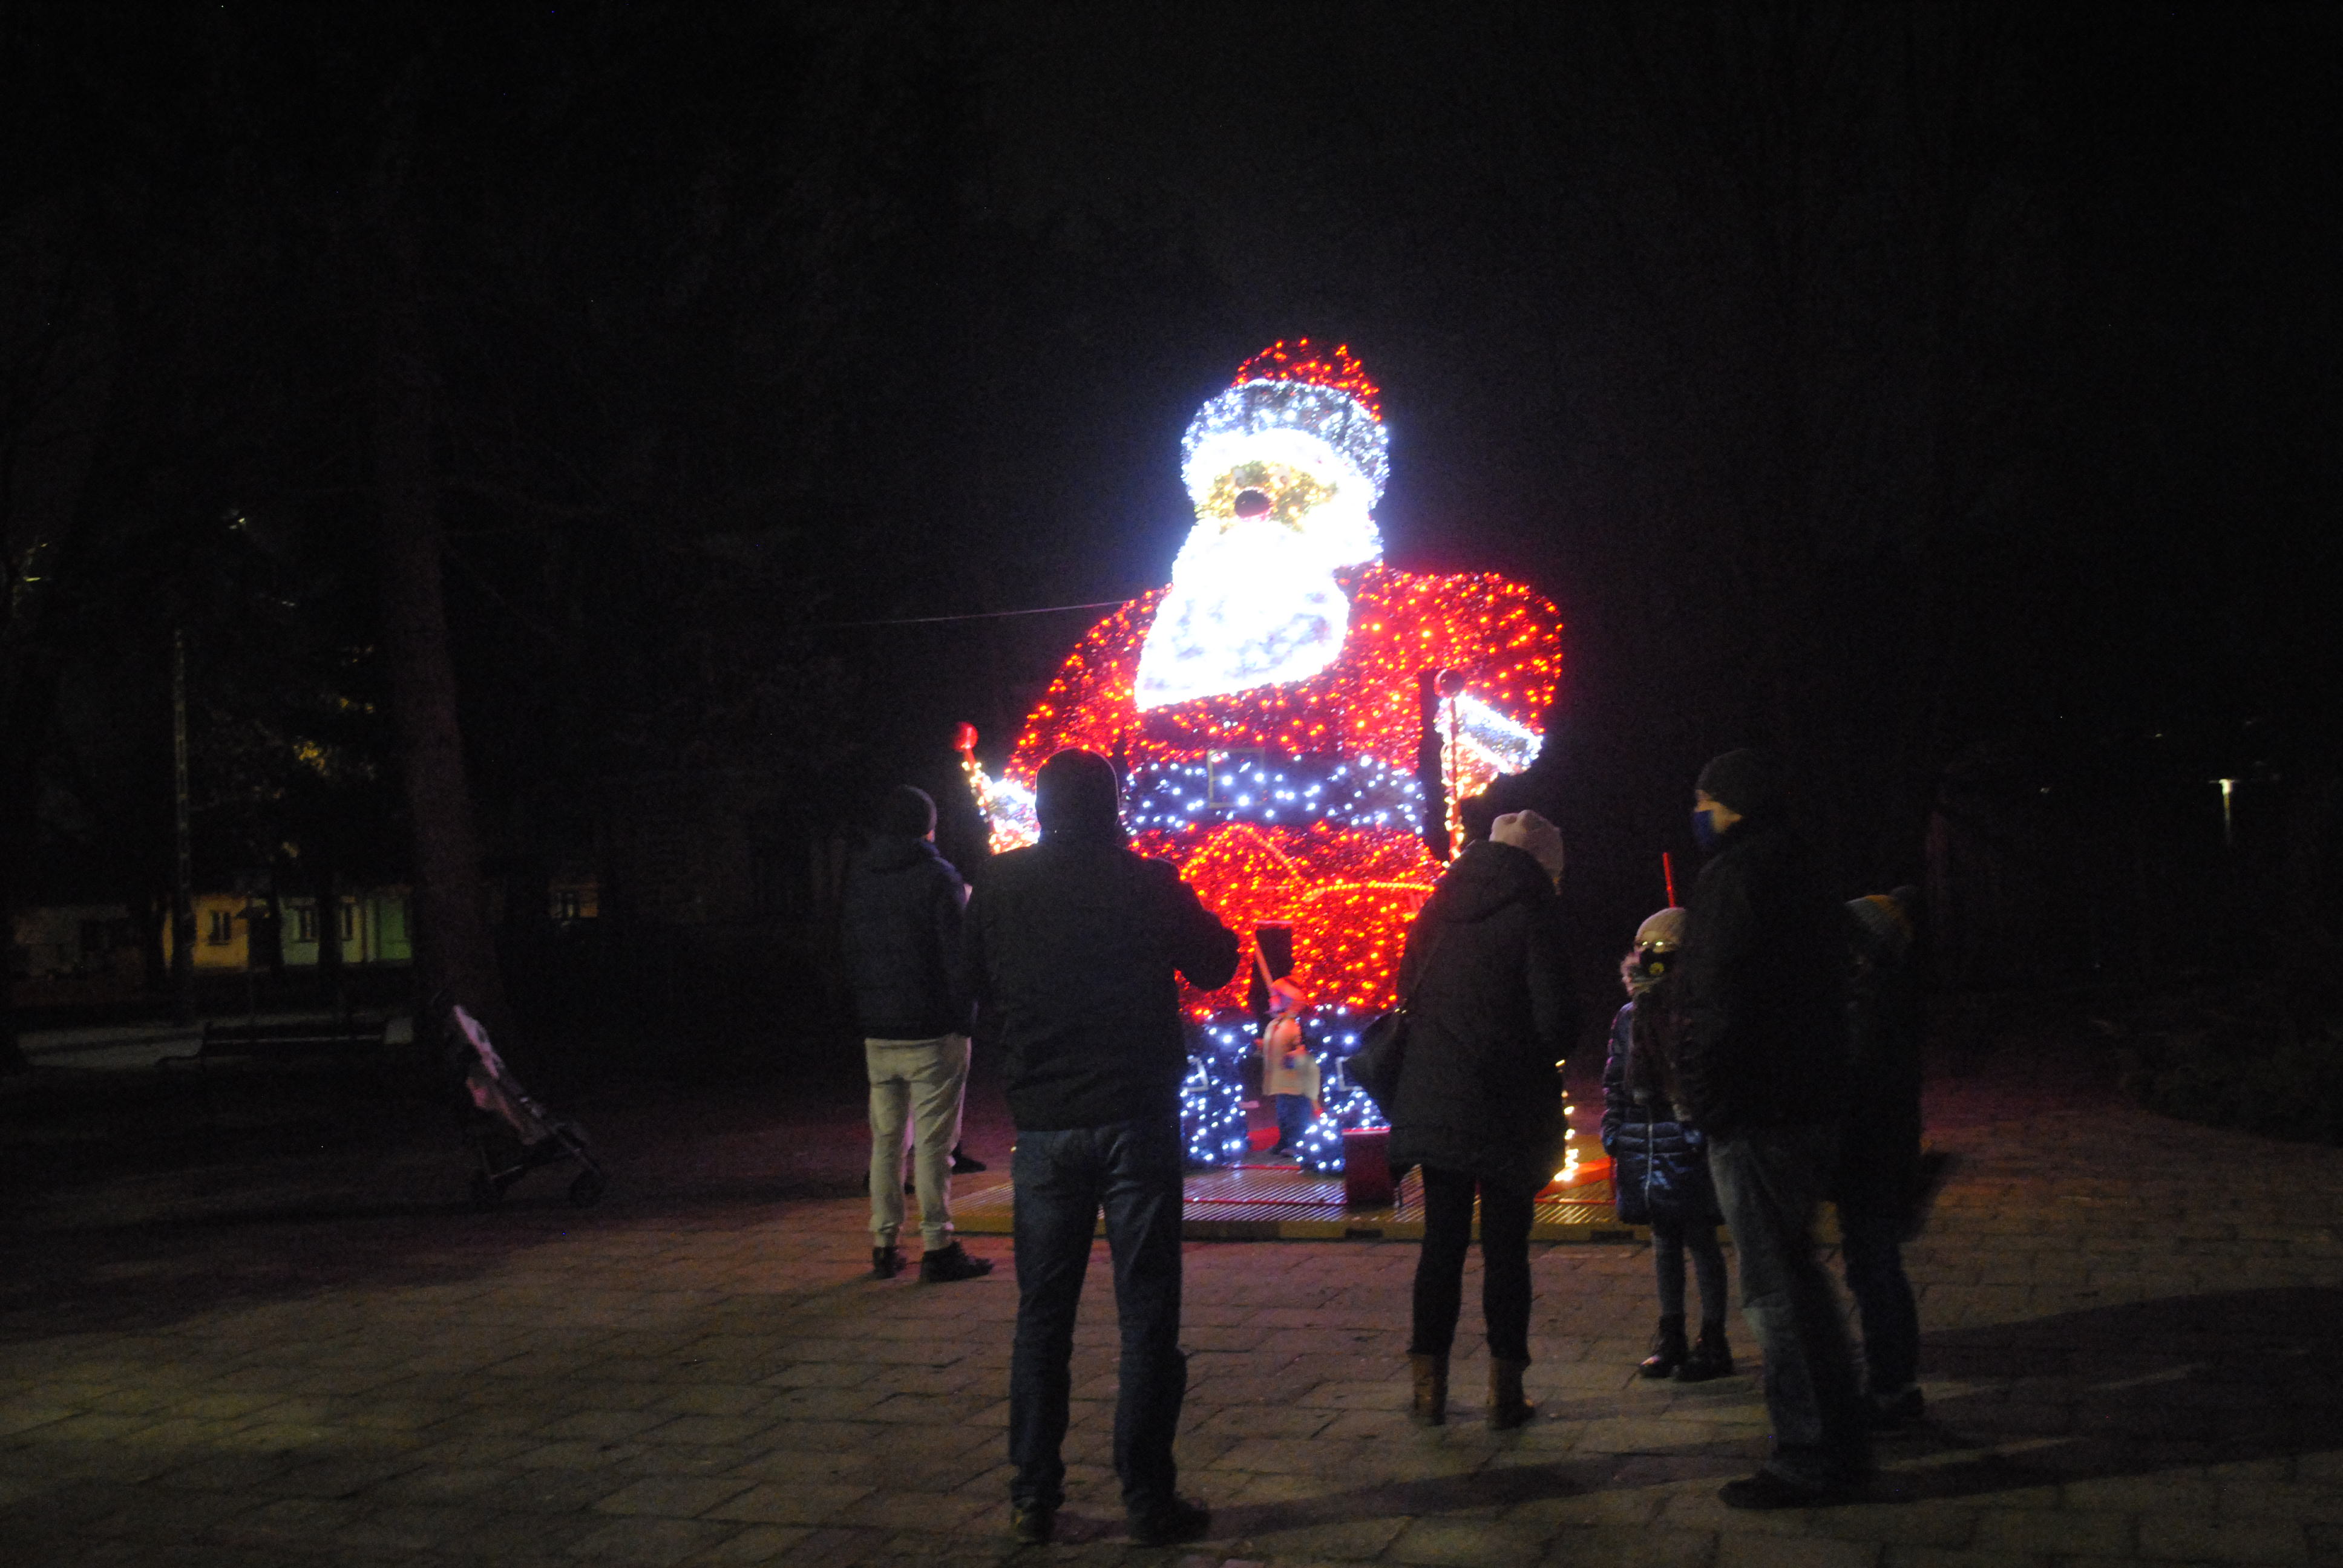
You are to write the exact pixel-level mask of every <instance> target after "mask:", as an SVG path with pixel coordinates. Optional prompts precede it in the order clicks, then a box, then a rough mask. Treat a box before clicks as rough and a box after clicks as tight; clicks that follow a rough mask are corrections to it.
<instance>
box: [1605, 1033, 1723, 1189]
mask: <svg viewBox="0 0 2343 1568" xmlns="http://www.w3.org/2000/svg"><path fill="white" fill-rule="evenodd" d="M1639 1005H1641V1002H1640V1000H1638V1001H1631V1002H1629V1003H1628V1004H1627V1005H1626V1006H1624V1007H1623V1008H1621V1009H1620V1010H1619V1015H1618V1016H1617V1017H1616V1018H1614V1019H1613V1020H1611V1055H1610V1059H1609V1060H1606V1061H1605V1062H1604V1064H1603V1152H1604V1153H1605V1154H1608V1155H1609V1156H1610V1157H1611V1191H1612V1194H1613V1197H1614V1201H1615V1202H1616V1203H1617V1205H1618V1209H1619V1218H1620V1220H1621V1221H1622V1222H1624V1223H1625V1224H1629V1225H1648V1224H1651V1223H1652V1222H1653V1221H1655V1220H1656V1221H1660V1222H1661V1223H1663V1224H1680V1225H1721V1224H1723V1223H1725V1215H1724V1213H1723V1211H1720V1210H1719V1209H1718V1207H1717V1203H1716V1185H1715V1182H1713V1181H1710V1180H1709V1175H1708V1141H1707V1140H1706V1139H1704V1138H1703V1137H1702V1136H1701V1135H1700V1133H1699V1132H1698V1131H1695V1130H1694V1129H1693V1128H1690V1127H1687V1126H1685V1125H1684V1123H1683V1122H1682V1121H1678V1120H1677V1119H1676V1111H1675V1106H1674V1102H1672V1101H1670V1100H1669V1099H1668V1097H1667V1095H1666V1094H1665V1093H1664V1092H1661V1091H1657V1090H1655V1089H1654V1088H1652V1087H1651V1086H1650V1085H1649V1083H1648V1082H1647V1081H1645V1075H1644V1074H1642V1073H1631V1072H1630V1068H1631V1066H1632V1064H1633V1062H1634V1055H1635V1050H1636V1043H1635V1039H1634V1028H1635V1009H1636V1008H1637V1007H1638V1006H1639ZM1631 1077H1633V1078H1634V1080H1635V1082H1634V1084H1631V1083H1630V1081H1629V1080H1630V1078H1631Z"/></svg>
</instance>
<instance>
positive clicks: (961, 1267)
mask: <svg viewBox="0 0 2343 1568" xmlns="http://www.w3.org/2000/svg"><path fill="white" fill-rule="evenodd" d="M990 1272H992V1260H991V1259H990V1258H971V1257H970V1256H969V1255H968V1251H967V1250H966V1249H965V1248H963V1247H961V1245H960V1243H959V1242H958V1241H954V1242H953V1243H952V1244H951V1245H950V1246H949V1247H938V1248H935V1249H933V1250H931V1251H927V1252H923V1253H921V1254H920V1283H921V1284H923V1285H948V1284H950V1283H951V1282H953V1281H954V1280H976V1279H981V1278H983V1277H984V1276H985V1275H987V1274H989V1273H990Z"/></svg>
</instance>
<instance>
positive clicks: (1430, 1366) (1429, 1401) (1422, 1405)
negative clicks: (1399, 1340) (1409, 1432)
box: [1407, 1355, 1448, 1426]
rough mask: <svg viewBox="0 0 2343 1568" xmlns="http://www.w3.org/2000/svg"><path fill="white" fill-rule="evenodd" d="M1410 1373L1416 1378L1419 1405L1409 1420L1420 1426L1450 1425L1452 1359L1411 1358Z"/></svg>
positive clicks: (1411, 1406)
mask: <svg viewBox="0 0 2343 1568" xmlns="http://www.w3.org/2000/svg"><path fill="white" fill-rule="evenodd" d="M1407 1366H1408V1371H1410V1372H1413V1373H1414V1374H1415V1402H1414V1403H1413V1404H1411V1405H1410V1406H1408V1411H1407V1419H1408V1420H1410V1421H1412V1422H1415V1424H1416V1425H1418V1426H1445V1425H1447V1424H1448V1358H1447V1357H1446V1356H1419V1355H1410V1356H1409V1357H1408V1358H1407Z"/></svg>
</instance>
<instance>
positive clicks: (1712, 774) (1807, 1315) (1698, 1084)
mask: <svg viewBox="0 0 2343 1568" xmlns="http://www.w3.org/2000/svg"><path fill="white" fill-rule="evenodd" d="M1693 801H1694V812H1693V829H1694V833H1695V835H1696V836H1697V837H1698V838H1699V839H1701V842H1702V847H1703V848H1704V849H1710V850H1711V851H1712V858H1711V859H1710V860H1709V862H1708V864H1707V865H1706V866H1704V867H1703V868H1702V869H1701V873H1700V880H1699V881H1698V882H1697V883H1695V884H1694V888H1693V892H1692V901H1691V903H1690V904H1689V905H1688V906H1687V910H1688V912H1687V914H1686V917H1685V921H1684V962H1683V965H1682V967H1681V968H1679V969H1678V970H1677V971H1676V985H1677V986H1678V988H1679V990H1678V993H1677V1005H1678V1006H1679V1007H1680V1008H1681V1009H1682V1010H1683V1022H1682V1027H1681V1030H1680V1032H1679V1035H1678V1040H1677V1046H1676V1051H1677V1060H1676V1078H1677V1083H1678V1086H1679V1088H1680V1090H1681V1091H1682V1101H1681V1103H1680V1105H1679V1106H1678V1110H1679V1111H1682V1112H1683V1113H1684V1116H1685V1117H1686V1119H1687V1120H1689V1121H1691V1122H1692V1123H1693V1124H1694V1126H1696V1127H1698V1128H1699V1129H1700V1131H1702V1132H1703V1133H1704V1134H1706V1135H1707V1139H1708V1167H1709V1171H1710V1174H1711V1175H1712V1176H1714V1177H1715V1181H1716V1194H1717V1199H1718V1201H1719V1203H1720V1204H1721V1206H1722V1207H1723V1208H1724V1210H1725V1223H1726V1224H1727V1225H1729V1226H1731V1227H1732V1230H1733V1242H1734V1248H1735V1252H1736V1253H1737V1255H1738V1257H1739V1261H1740V1272H1741V1309H1742V1312H1744V1313H1745V1315H1746V1316H1747V1317H1748V1319H1749V1322H1750V1325H1751V1326H1752V1327H1753V1328H1755V1330H1756V1331H1757V1336H1758V1339H1759V1341H1760V1342H1761V1343H1762V1344H1763V1346H1764V1348H1765V1410H1766V1414H1767V1415H1768V1416H1769V1417H1770V1418H1771V1419H1772V1421H1773V1423H1774V1446H1773V1453H1772V1455H1771V1457H1769V1458H1768V1459H1767V1460H1766V1462H1765V1468H1764V1469H1762V1470H1760V1471H1759V1472H1758V1473H1756V1474H1755V1475H1752V1476H1747V1477H1745V1478H1744V1479H1742V1480H1739V1481H1733V1482H1728V1483H1725V1487H1724V1489H1723V1490H1722V1491H1721V1492H1719V1493H1718V1494H1717V1495H1718V1496H1719V1497H1721V1498H1722V1499H1724V1501H1725V1503H1729V1504H1731V1505H1732V1506H1734V1507H1736V1508H1791V1507H1799V1506H1804V1505H1806V1504H1811V1503H1826V1502H1830V1501H1833V1500H1835V1498H1837V1497H1840V1496H1844V1495H1846V1494H1848V1493H1852V1492H1853V1491H1855V1489H1856V1488H1857V1487H1859V1486H1860V1485H1861V1484H1862V1483H1863V1482H1864V1481H1865V1479H1866V1478H1867V1477H1868V1475H1869V1473H1870V1469H1871V1450H1870V1436H1869V1432H1868V1427H1867V1422H1866V1418H1865V1412H1864V1411H1863V1408H1862V1405H1861V1402H1860V1401H1859V1398H1858V1395H1857V1393H1856V1391H1855V1363H1854V1352H1853V1348H1852V1347H1851V1346H1850V1345H1849V1343H1848V1342H1847V1337H1846V1323H1845V1318H1844V1317H1843V1316H1842V1314H1841V1312H1840V1310H1839V1305H1838V1302H1837V1299H1836V1298H1835V1296H1834V1295H1833V1293H1832V1292H1831V1286H1830V1281H1829V1278H1828V1277H1827V1276H1826V1275H1825V1274H1824V1272H1823V1269H1822V1264H1821V1262H1820V1261H1819V1260H1817V1259H1816V1258H1815V1247H1814V1241H1813V1225H1814V1219H1815V1208H1816V1206H1817V1204H1818V1203H1819V1202H1820V1201H1821V1199H1822V1196H1823V1194H1824V1192H1825V1191H1826V1190H1827V1189H1828V1187H1829V1184H1830V1181H1831V1175H1832V1171H1833V1168H1834V1167H1835V1164H1836V1162H1837V1157H1838V1137H1839V1122H1840V1119H1841V1116H1842V1115H1843V1113H1844V1110H1845V1098H1846V1093H1847V1089H1848V1075H1849V1065H1848V1047H1847V1034H1846V1017H1845V994H1846V982H1845V963H1846V915H1845V910H1844V909H1843V908H1842V907H1841V905H1840V904H1839V901H1838V900H1836V899H1835V898H1834V897H1833V896H1832V895H1831V893H1830V891H1829V890H1828V889H1827V888H1825V886H1824V884H1823V881H1822V879H1821V877H1820V876H1819V874H1818V873H1817V872H1816V870H1815V867H1814V864H1813V860H1812V857H1811V856H1810V855H1809V854H1808V853H1807V851H1806V849H1805V846H1804V845H1803V844H1802V843H1801V842H1800V841H1799V840H1798V839H1797V837H1796V836H1795V834H1793V833H1792V832H1790V830H1789V829H1788V828H1787V827H1786V826H1785V824H1784V822H1783V820H1782V819H1783V815H1784V807H1785V789H1784V786H1783V782H1782V779H1781V776H1780V774H1779V772H1778V770H1777V769H1776V768H1775V764H1774V763H1773V762H1772V760H1771V759H1768V758H1766V757H1765V755H1764V754H1762V753H1759V752H1755V751H1729V752H1727V753H1725V755H1724V756H1722V757H1719V758H1717V759H1715V760H1714V761H1712V762H1710V763H1709V765H1708V766H1707V767H1706V768H1704V769H1701V774H1700V781H1699V783H1698V785H1697V786H1696V788H1695V789H1694V792H1693Z"/></svg>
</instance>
